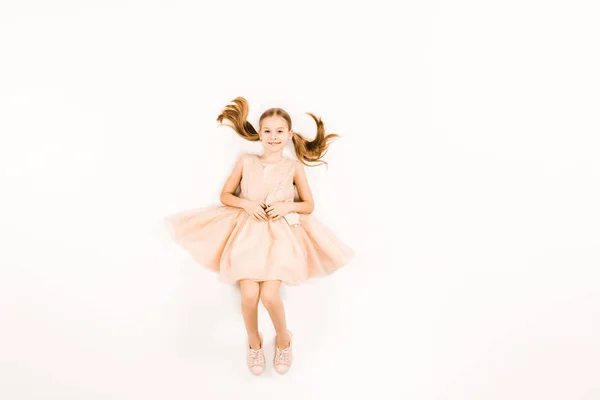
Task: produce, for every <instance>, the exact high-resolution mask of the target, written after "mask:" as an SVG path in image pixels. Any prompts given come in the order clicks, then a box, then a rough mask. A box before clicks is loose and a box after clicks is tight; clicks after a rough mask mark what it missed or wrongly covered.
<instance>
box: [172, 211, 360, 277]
mask: <svg viewBox="0 0 600 400" xmlns="http://www.w3.org/2000/svg"><path fill="white" fill-rule="evenodd" d="M164 222H165V225H166V227H167V229H168V232H169V234H170V236H171V238H172V239H173V240H174V241H175V242H176V243H177V244H178V245H179V246H181V247H182V248H183V249H184V250H185V251H186V252H187V253H189V254H190V255H191V256H192V257H193V259H194V261H196V262H197V263H198V264H200V265H202V266H203V267H206V268H209V269H210V270H213V271H215V272H217V273H218V274H219V280H220V281H222V282H224V283H229V284H233V283H236V282H237V281H239V280H241V279H251V280H255V281H267V280H280V281H282V283H284V284H286V285H298V284H300V283H302V282H304V281H306V280H308V279H309V278H312V277H317V276H325V275H329V274H331V273H333V272H335V271H336V270H338V269H339V268H340V267H342V266H343V265H345V264H347V263H348V262H349V261H350V259H351V258H352V257H353V255H354V251H353V250H352V249H350V248H349V247H347V246H346V245H344V244H343V243H342V242H341V241H339V240H338V239H337V237H336V236H335V235H334V234H333V233H332V232H331V231H330V230H329V229H328V228H326V227H325V226H323V225H322V224H321V223H319V222H318V221H316V220H315V219H314V218H313V217H312V216H311V215H307V214H300V218H299V223H298V224H294V225H290V224H289V223H288V221H286V220H285V219H284V218H281V219H278V220H276V221H272V220H268V221H256V220H254V219H253V218H252V217H250V216H249V215H248V214H247V213H246V212H245V211H244V210H243V209H240V208H236V207H230V206H216V207H210V208H196V209H190V210H185V211H182V212H179V213H177V214H174V215H169V216H167V217H166V218H165V219H164Z"/></svg>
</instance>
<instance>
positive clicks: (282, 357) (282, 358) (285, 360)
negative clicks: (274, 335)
mask: <svg viewBox="0 0 600 400" xmlns="http://www.w3.org/2000/svg"><path fill="white" fill-rule="evenodd" d="M289 363H290V348H289V347H288V348H287V349H283V350H281V349H279V347H278V348H277V351H276V352H275V364H277V365H279V364H284V365H289Z"/></svg>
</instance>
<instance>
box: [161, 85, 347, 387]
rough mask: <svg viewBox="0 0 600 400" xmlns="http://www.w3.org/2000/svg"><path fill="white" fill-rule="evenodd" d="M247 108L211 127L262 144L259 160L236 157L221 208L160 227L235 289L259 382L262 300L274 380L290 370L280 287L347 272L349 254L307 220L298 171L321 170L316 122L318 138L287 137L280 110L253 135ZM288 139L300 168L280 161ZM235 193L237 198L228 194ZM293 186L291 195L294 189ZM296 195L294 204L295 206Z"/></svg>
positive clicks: (241, 104) (237, 107) (286, 119)
mask: <svg viewBox="0 0 600 400" xmlns="http://www.w3.org/2000/svg"><path fill="white" fill-rule="evenodd" d="M248 109H249V107H248V103H247V101H246V100H245V99H244V98H242V97H238V98H236V99H234V100H233V104H231V105H228V106H226V107H225V109H224V110H223V112H222V113H221V114H220V115H219V116H218V118H217V121H218V122H219V123H220V124H221V125H223V120H228V121H229V122H231V124H232V125H229V126H231V127H232V128H233V129H234V130H235V131H236V132H237V134H238V135H240V136H241V137H242V138H244V139H246V140H250V141H262V144H263V146H264V152H263V154H262V155H260V156H259V155H256V154H244V155H242V156H241V157H240V158H239V160H238V161H237V163H236V164H235V167H234V168H233V171H232V172H231V174H230V176H229V178H228V179H227V181H226V182H225V185H224V187H223V190H222V192H221V196H220V200H221V203H223V206H218V207H212V208H204V209H192V210H186V211H182V212H179V213H177V214H174V215H170V216H168V217H166V218H165V222H166V224H167V227H168V228H169V231H170V233H171V235H172V237H173V239H174V240H175V241H176V242H177V243H178V244H179V245H180V246H181V247H182V248H183V249H185V250H186V251H187V252H189V253H190V254H191V255H192V256H193V258H194V260H195V261H196V262H198V263H199V264H201V265H203V266H205V267H207V268H209V269H211V270H213V271H215V272H218V273H219V280H220V281H222V282H225V283H229V284H234V283H239V285H240V289H241V298H242V314H243V317H244V324H245V326H246V331H247V334H248V348H247V363H248V367H249V368H250V370H251V372H252V373H254V374H255V375H260V374H261V373H262V372H263V371H264V368H265V358H264V354H263V348H262V343H263V337H262V334H260V333H259V331H258V318H257V317H258V301H259V299H260V300H262V302H263V304H264V306H265V308H266V309H267V311H268V313H269V316H270V317H271V320H272V322H273V326H274V328H275V331H276V333H277V336H276V346H275V358H274V360H273V364H274V367H275V370H276V371H277V372H279V373H280V374H283V373H285V372H287V371H288V369H289V368H290V366H291V363H292V334H291V332H290V331H288V329H287V326H286V319H285V311H284V307H283V303H282V302H281V299H280V297H279V287H280V285H281V284H282V283H284V284H286V285H298V284H299V283H301V282H304V281H306V280H307V279H308V278H311V277H316V276H323V275H328V274H331V273H332V272H334V271H335V270H337V269H338V268H340V267H341V266H343V265H344V264H346V263H347V262H348V261H349V260H350V258H351V257H352V256H353V250H351V249H349V248H348V247H346V246H345V245H344V244H342V243H340V241H338V240H337V239H336V237H335V236H334V235H333V234H332V233H331V232H329V231H328V230H327V228H325V227H324V226H322V225H320V224H319V223H318V222H317V221H315V220H313V219H312V218H311V216H310V215H309V214H310V213H312V211H313V209H314V204H313V196H312V193H311V190H310V187H309V186H308V182H307V179H306V172H305V170H304V165H307V166H312V165H311V163H318V162H321V163H323V162H322V161H320V160H321V158H322V157H323V155H324V154H325V153H326V151H327V147H328V145H329V142H330V141H331V140H332V139H334V138H335V137H338V136H339V135H336V134H327V135H326V134H325V127H324V125H323V122H322V121H321V119H317V118H316V117H315V116H314V115H313V114H310V113H308V114H309V115H310V116H311V117H312V118H313V119H314V120H315V122H316V123H317V135H316V137H315V139H314V140H312V141H308V140H306V139H305V138H304V137H303V136H301V135H300V134H298V133H296V132H294V131H292V120H291V118H290V116H289V114H288V113H287V112H285V111H284V110H282V109H280V108H271V109H269V110H267V111H265V112H264V113H263V114H262V115H261V117H260V119H259V130H258V132H257V131H256V130H255V128H254V126H252V124H250V123H249V122H248V121H247V120H246V118H247V116H248ZM290 139H292V141H293V143H294V148H295V152H296V156H297V157H298V160H294V159H292V158H289V157H286V156H284V155H283V149H284V148H285V146H286V143H287V142H288V140H290ZM238 186H240V187H241V193H240V195H239V196H236V195H235V194H234V193H235V192H236V190H237V189H238ZM294 186H295V187H294ZM295 189H296V190H297V193H298V197H299V200H300V201H295Z"/></svg>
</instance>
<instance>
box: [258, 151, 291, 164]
mask: <svg viewBox="0 0 600 400" xmlns="http://www.w3.org/2000/svg"><path fill="white" fill-rule="evenodd" d="M255 156H256V157H255V158H256V161H258V163H259V164H261V165H263V166H265V165H279V164H281V163H283V162H284V161H285V159H286V157H285V156H282V158H281V160H279V161H277V162H276V163H268V162H264V161H262V160H261V159H260V156H259V155H258V154H255Z"/></svg>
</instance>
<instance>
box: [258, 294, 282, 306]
mask: <svg viewBox="0 0 600 400" xmlns="http://www.w3.org/2000/svg"><path fill="white" fill-rule="evenodd" d="M260 300H261V301H262V303H263V304H264V305H265V307H266V308H269V307H271V306H273V305H276V304H277V303H278V302H279V293H278V292H277V291H274V290H264V291H263V292H261V294H260Z"/></svg>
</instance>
